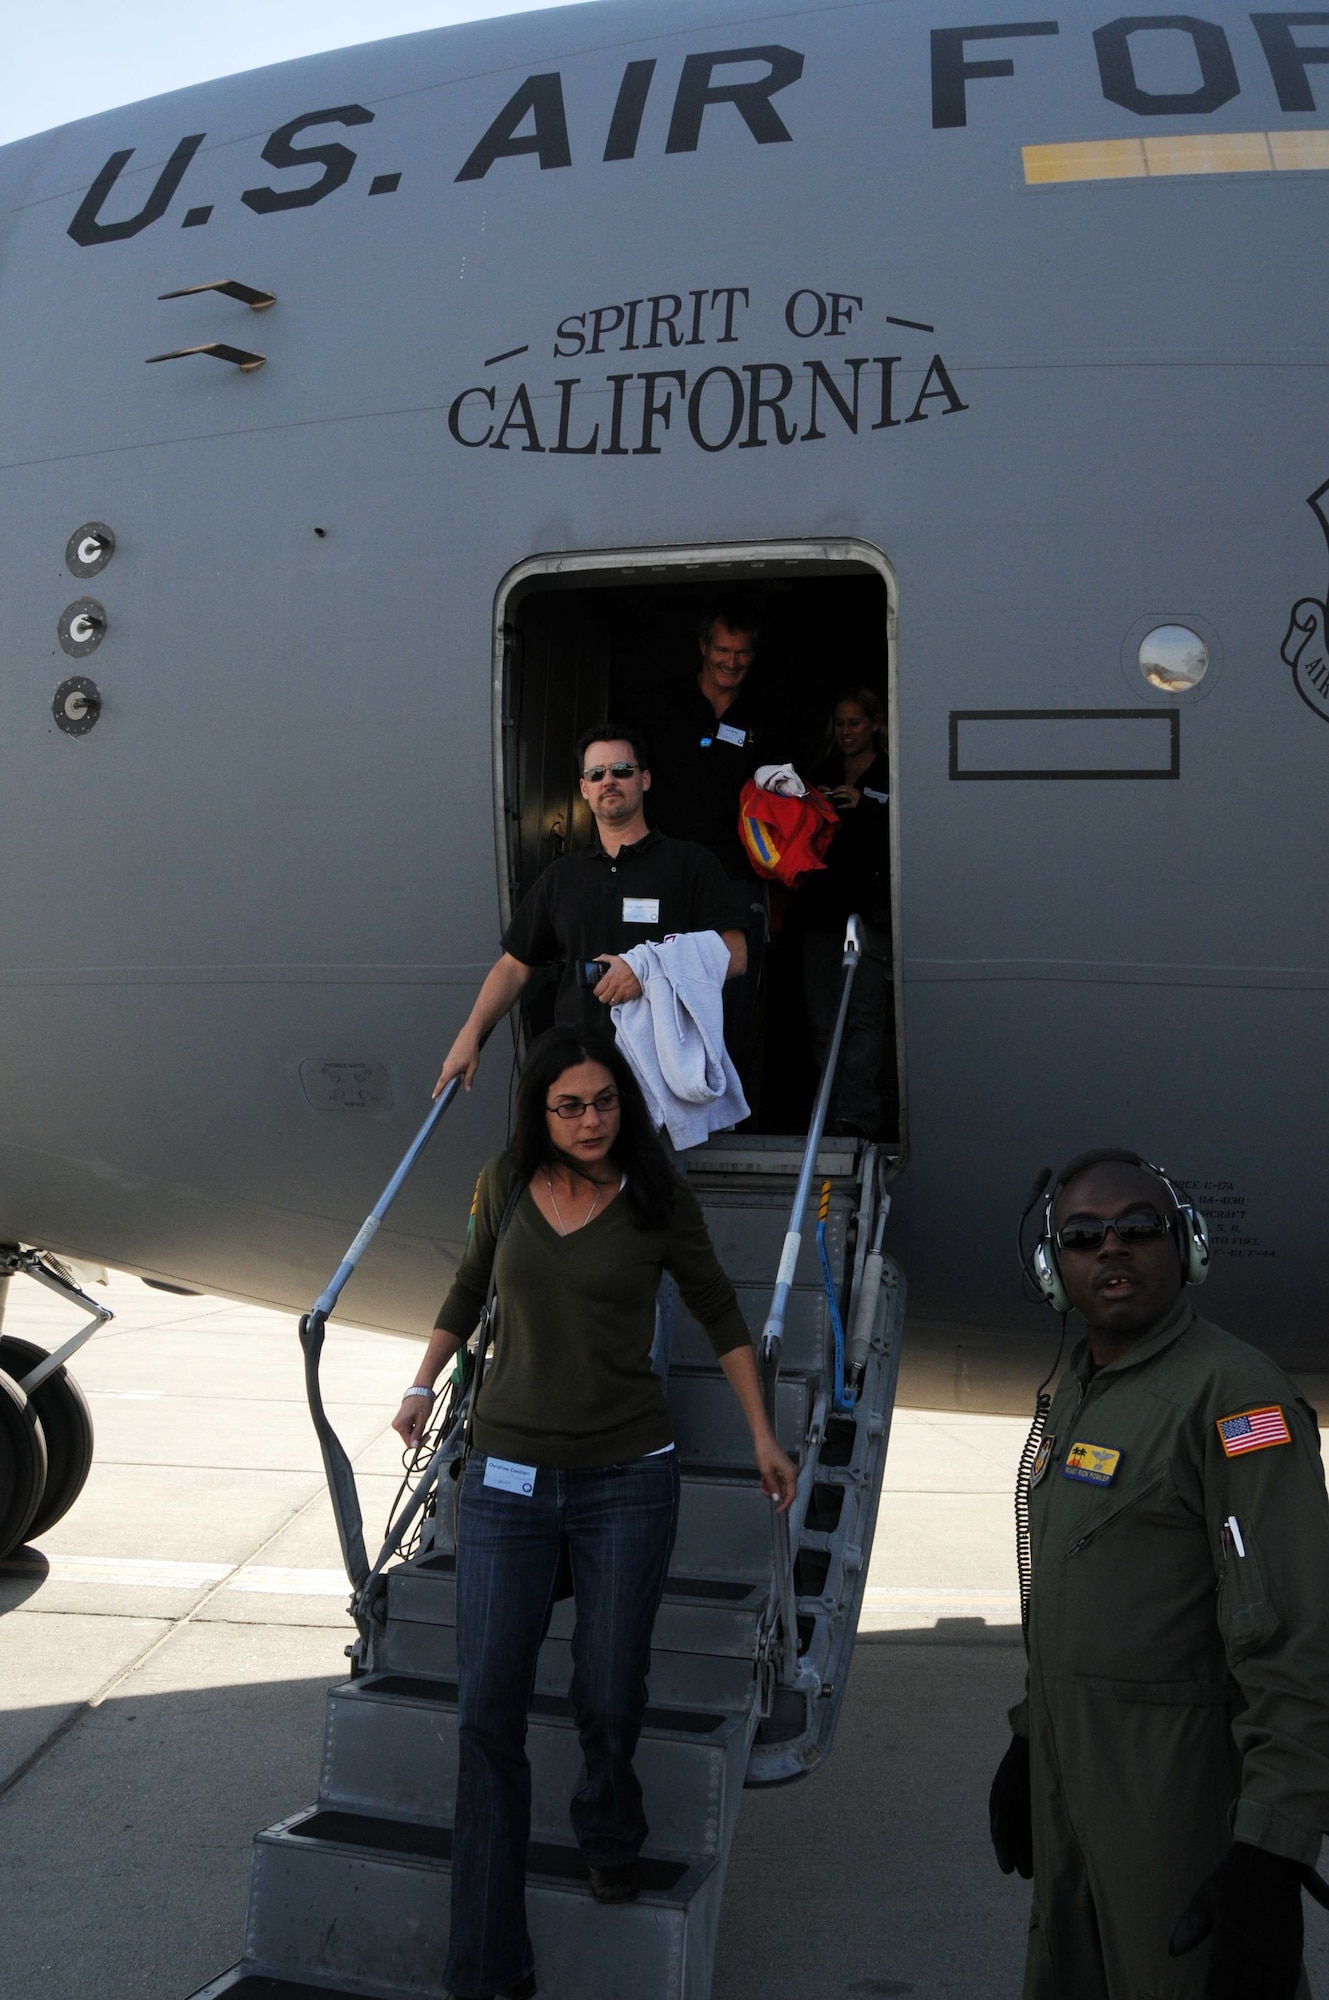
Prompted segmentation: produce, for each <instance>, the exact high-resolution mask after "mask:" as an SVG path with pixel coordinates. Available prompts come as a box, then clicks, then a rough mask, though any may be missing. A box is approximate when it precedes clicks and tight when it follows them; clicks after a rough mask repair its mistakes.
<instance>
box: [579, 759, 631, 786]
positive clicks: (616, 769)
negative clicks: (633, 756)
mask: <svg viewBox="0 0 1329 2000" xmlns="http://www.w3.org/2000/svg"><path fill="white" fill-rule="evenodd" d="M642 768H643V767H642V765H640V764H592V765H590V766H589V767H588V768H587V769H586V770H585V771H583V772H582V776H583V778H585V780H586V782H587V784H588V785H598V784H601V783H602V782H603V780H604V778H605V777H606V775H607V776H609V777H611V778H630V777H631V776H632V774H633V772H634V771H640V770H641V769H642Z"/></svg>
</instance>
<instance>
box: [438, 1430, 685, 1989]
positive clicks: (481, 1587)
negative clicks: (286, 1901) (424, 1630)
mask: <svg viewBox="0 0 1329 2000" xmlns="http://www.w3.org/2000/svg"><path fill="white" fill-rule="evenodd" d="M486 1463H487V1461H486V1459H485V1457H484V1455H483V1453H479V1452H477V1453H475V1454H474V1455H473V1456H472V1458H471V1460H470V1462H469V1464H468V1465H467V1468H466V1473H465V1477H464V1479H463V1481H462V1490H461V1500H460V1507H459V1512H458V1521H457V1680H458V1696H457V1702H458V1717H457V1725H458V1727H457V1734H458V1746H457V1748H458V1757H457V1804H456V1812H455V1815H454V1821H453V1826H454V1831H453V1844H452V1930H451V1936H450V1939H449V1944H448V1962H447V1968H446V1971H445V1973H444V1982H443V1983H444V1985H445V1986H446V1987H447V1988H448V1989H449V1991H451V1992H453V1993H461V1994H474V1995H480V1994H490V1993H494V1992H496V1991H499V1990H501V1989H502V1988H504V1987H507V1986H515V1985H516V1984H517V1982H518V1981H519V1980H521V1979H524V1978H525V1977H526V1975H527V1973H528V1972H530V1971H531V1970H532V1952H531V1940H530V1935H529V1933H528V1931H527V1928H526V1847H527V1842H528V1841H529V1839H530V1831H531V1767H530V1765H529V1763H528V1762H527V1758H526V1711H527V1709H528V1707H529V1705H530V1699H531V1693H532V1690H533V1689H534V1686H535V1671H536V1658H537V1655H538V1653H539V1651H540V1646H541V1644H542V1642H543V1640H544V1637H545V1634H546V1632H547V1631H548V1630H549V1616H550V1612H551V1611H552V1609H553V1604H554V1587H555V1582H556V1579H557V1576H558V1569H559V1560H560V1556H561V1554H562V1551H563V1548H564V1546H565V1545H566V1547H567V1550H568V1553H569V1557H570V1560H571V1565H572V1581H573V1593H574V1596H575V1599H576V1606H577V1622H576V1627H575V1630H574V1632H573V1636H572V1663H573V1673H572V1688H571V1695H572V1710H573V1714H574V1716H575V1717H576V1722H577V1730H578V1733H579V1735H580V1737H581V1748H582V1755H583V1758H584V1760H585V1762H584V1766H583V1770H582V1779H581V1783H580V1785H579V1786H578V1787H577V1790H576V1792H575V1793H574V1794H573V1798H572V1803H571V1818H572V1829H573V1832H574V1834H575V1835H576V1838H577V1842H578V1845H579V1846H580V1848H581V1851H582V1854H583V1855H584V1856H585V1858H586V1860H587V1861H588V1862H591V1863H593V1864H594V1865H595V1866H596V1867H601V1868H616V1867H621V1866H622V1865H623V1864H625V1863H626V1862H629V1861H633V1860H635V1859H636V1857H637V1855H638V1853H639V1852H640V1850H641V1846H642V1843H643V1841H644V1840H645V1838H646V1832H647V1827H646V1817H645V1814H644V1813H643V1812H642V1804H641V1786H640V1784H639V1783H638V1781H637V1775H636V1773H635V1771H634V1770H633V1768H632V1757H633V1753H634V1751H635V1750H636V1747H637V1738H638V1736H639V1735H640V1734H641V1723H642V1716H643V1714H644V1712H645V1708H646V1676H647V1673H648V1671H649V1669H650V1663H651V1631H652V1628H653V1627H654V1624H655V1614H656V1612H657V1611H658V1609H659V1606H660V1598H661V1595H662V1593H663V1591H664V1584H665V1576H666V1574H667V1572H668V1568H669V1557H670V1554H671V1553H672V1551H673V1546H674V1532H675V1529H676V1527H677V1525H678V1490H679V1475H678V1455H677V1453H676V1452H672V1451H671V1452H665V1453H663V1454H662V1455H660V1456H658V1457H652V1458H639V1459H635V1460H633V1461H632V1462H631V1463H630V1464H627V1465H606V1466H598V1467H595V1468H594V1469H591V1470H587V1471H559V1470H557V1469H555V1468H553V1467H549V1466H542V1467H541V1468H540V1470H539V1472H538V1473H537V1474H536V1480H535V1491H534V1493H533V1494H531V1496H530V1497H529V1498H524V1497H523V1496H521V1495H520V1494H515V1493H504V1492H501V1491H499V1489H498V1488H496V1487H493V1486H486V1485H485V1484H484V1472H485V1465H486Z"/></svg>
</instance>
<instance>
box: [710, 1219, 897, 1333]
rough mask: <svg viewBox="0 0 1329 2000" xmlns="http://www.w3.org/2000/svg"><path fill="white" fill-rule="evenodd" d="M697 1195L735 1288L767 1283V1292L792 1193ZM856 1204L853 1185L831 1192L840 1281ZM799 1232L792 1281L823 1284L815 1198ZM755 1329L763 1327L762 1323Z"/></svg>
mask: <svg viewBox="0 0 1329 2000" xmlns="http://www.w3.org/2000/svg"><path fill="white" fill-rule="evenodd" d="M697 1195H698V1199H699V1200H700V1202H701V1210H702V1214H703V1215H704V1216H705V1218H706V1227H707V1229H708V1230H709V1231H710V1236H711V1241H712V1243H713V1244H714V1245H715V1254H716V1256H717V1257H718V1258H719V1260H720V1262H721V1264H722V1265H723V1267H724V1269H725V1271H726V1273H727V1274H728V1276H729V1278H730V1279H731V1280H732V1281H733V1284H734V1285H735V1287H738V1286H740V1285H756V1286H759V1287H760V1286H764V1287H765V1288H766V1290H767V1291H769V1290H770V1288H771V1286H772V1285H773V1284H774V1282H775V1273H776V1269H777V1267H778V1265H779V1262H780V1252H781V1250H782V1249H783V1247H784V1236H785V1230H786V1229H787V1228H788V1227H789V1195H788V1194H787V1193H777V1192H774V1191H772V1192H771V1193H769V1194H767V1193H764V1192H755V1193H754V1192H752V1191H751V1190H748V1189H742V1190H740V1189H738V1188H733V1189H730V1188H712V1187H704V1188H698V1189H697ZM856 1206H857V1194H856V1192H855V1190H854V1189H852V1188H849V1189H843V1188H842V1189H837V1190H835V1191H833V1193H832V1195H831V1211H830V1215H829V1216H828V1217H827V1222H826V1251H827V1255H828V1256H829V1257H830V1260H831V1273H832V1276H833V1277H834V1278H835V1281H836V1283H837V1284H838V1283H839V1282H840V1280H841V1278H842V1276H843V1269H844V1252H845V1239H846V1231H847V1228H848V1224H849V1218H850V1216H851V1215H852V1214H853V1213H854V1210H855V1208H856ZM801 1236H802V1241H801V1244H800V1247H799V1253H798V1262H797V1263H796V1264H795V1266H794V1283H795V1284H796V1285H811V1286H816V1287H820V1285H821V1282H822V1277H821V1258H820V1256H819V1255H818V1252H817V1202H816V1199H814V1200H812V1201H810V1202H809V1203H808V1206H807V1208H806V1210H805V1211H804V1215H803V1222H802V1230H801ZM749 1324H751V1323H750V1322H749ZM752 1330H753V1332H754V1333H756V1332H759V1331H760V1322H758V1325H757V1326H756V1327H753V1329H752Z"/></svg>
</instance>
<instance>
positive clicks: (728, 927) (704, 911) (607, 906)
mask: <svg viewBox="0 0 1329 2000" xmlns="http://www.w3.org/2000/svg"><path fill="white" fill-rule="evenodd" d="M751 919H752V913H751V911H750V910H749V909H748V907H747V902H746V900H745V898H744V897H743V896H741V895H740V894H739V893H738V892H737V890H736V889H735V888H734V885H733V883H732V882H730V881H729V879H728V877H727V876H726V874H725V872H724V870H723V868H721V866H720V864H719V862H718V861H717V860H716V859H715V857H714V855H712V854H708V853H707V851H706V849H705V848H704V847H699V846H698V845H697V843H696V841H693V840H671V839H670V838H669V837H668V835H667V834H663V833H661V832H660V831H659V830H658V829H657V828H654V827H652V829H651V830H650V832H649V833H647V834H646V835H645V836H644V837H643V838H642V839H641V840H639V841H637V842H636V843H635V844H634V845H633V846H631V847H620V848H619V850H618V853H617V854H615V855H613V856H610V855H608V854H606V853H605V851H604V849H603V847H601V845H600V843H599V839H598V837H597V839H596V841H595V844H594V846H592V847H588V848H585V849H583V851H582V852H581V853H580V854H565V855H564V856H563V857H562V859H561V860H559V861H555V862H552V863H551V865H550V866H549V867H548V868H546V869H545V871H544V874H543V875H542V876H541V877H540V879H539V881H538V882H537V883H536V884H535V887H534V888H533V889H532V890H531V891H530V892H529V894H527V895H525V896H523V898H522V900H521V902H520V903H519V904H518V906H517V908H516V910H515V911H514V913H513V918H512V922H511V923H510V924H509V925H508V927H507V929H506V931H504V933H503V949H504V951H506V952H509V953H510V954H511V956H512V957H513V958H516V959H519V960H520V961H521V963H522V964H523V965H550V964H553V963H555V962H557V961H559V960H561V961H562V971H561V974H560V977H559V982H558V996H557V999H556V1000H555V1003H554V1019H555V1020H556V1021H559V1022H562V1023H566V1024H567V1025H568V1026H569V1027H575V1028H591V1029H599V1030H600V1032H601V1033H606V1032H608V1031H609V1030H610V1028H611V1026H612V1024H611V1022H610V1019H609V1009H608V1008H607V1007H606V1006H605V1005H604V1004H603V1002H601V1001H599V1000H597V999H596V998H595V995H594V994H593V993H592V991H591V990H590V988H589V987H584V986H578V984H577V970H576V968H577V961H578V960H579V959H584V958H599V957H600V956H601V955H602V954H603V953H605V952H614V953H615V954H616V955H619V956H621V955H622V953H623V952H625V951H628V950H630V949H631V947H632V946H633V945H634V944H661V943H663V941H664V940H665V938H668V937H673V936H674V935H676V934H677V933H678V932H680V931H737V930H746V928H747V926H748V924H749V923H750V922H751Z"/></svg>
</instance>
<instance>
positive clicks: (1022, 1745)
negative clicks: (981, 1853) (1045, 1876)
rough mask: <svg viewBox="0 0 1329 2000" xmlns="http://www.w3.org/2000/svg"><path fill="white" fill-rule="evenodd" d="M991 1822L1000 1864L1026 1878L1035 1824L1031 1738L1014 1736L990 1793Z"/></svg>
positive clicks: (1004, 1870)
mask: <svg viewBox="0 0 1329 2000" xmlns="http://www.w3.org/2000/svg"><path fill="white" fill-rule="evenodd" d="M988 1825H989V1826H990V1827H991V1829H992V1846H993V1849H994V1851H995V1853H996V1856H997V1866H998V1868H1000V1870H1001V1872H1002V1874H1003V1875H1009V1874H1010V1873H1011V1871H1012V1869H1013V1870H1014V1871H1015V1873H1016V1874H1017V1875H1022V1876H1023V1877H1024V1879H1025V1881H1026V1882H1027V1881H1028V1880H1029V1878H1030V1876H1031V1875H1032V1874H1033V1872H1034V1828H1033V1818H1032V1813H1031V1809H1030V1803H1029V1738H1028V1737H1027V1736H1012V1738H1011V1747H1010V1749H1009V1750H1008V1751H1007V1752H1006V1755H1005V1756H1004V1757H1003V1758H1002V1760H1001V1762H1000V1764H998V1766H997V1775H996V1777H995V1778H994V1779H993V1780H992V1790H991V1791H990V1792H989V1793H988Z"/></svg>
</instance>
